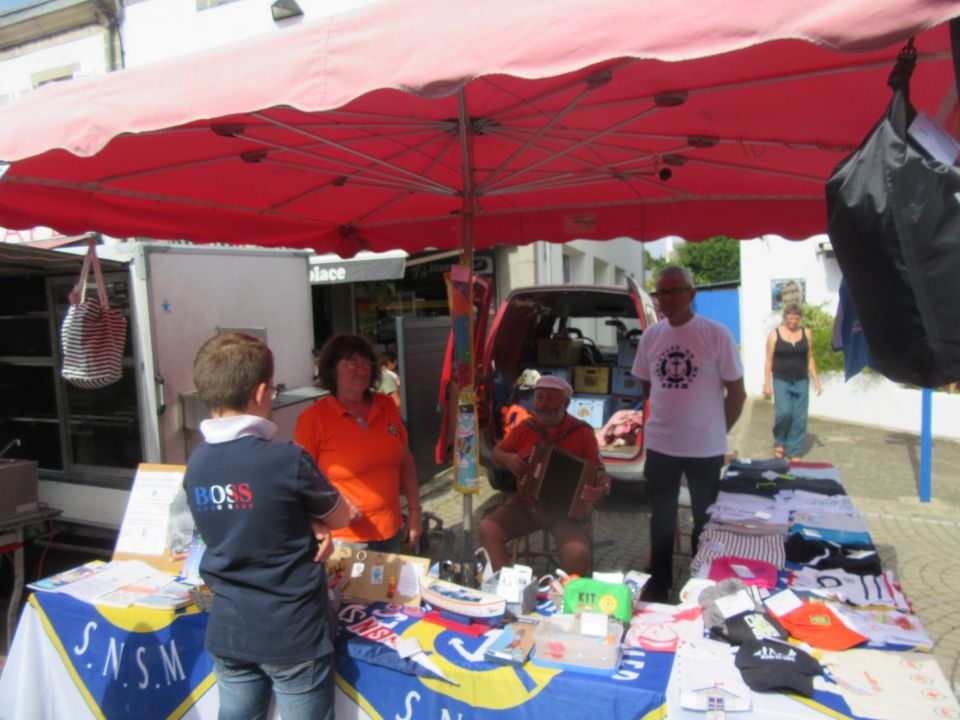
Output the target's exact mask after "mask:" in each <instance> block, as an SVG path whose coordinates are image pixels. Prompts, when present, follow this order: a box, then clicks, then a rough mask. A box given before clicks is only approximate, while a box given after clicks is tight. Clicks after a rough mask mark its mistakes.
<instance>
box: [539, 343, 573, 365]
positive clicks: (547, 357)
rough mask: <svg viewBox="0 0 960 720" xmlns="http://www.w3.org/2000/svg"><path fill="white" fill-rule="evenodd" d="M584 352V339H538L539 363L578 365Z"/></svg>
mask: <svg viewBox="0 0 960 720" xmlns="http://www.w3.org/2000/svg"><path fill="white" fill-rule="evenodd" d="M582 352H583V340H547V339H545V338H540V339H539V340H537V364H538V365H576V364H577V363H578V362H580V354H581V353H582Z"/></svg>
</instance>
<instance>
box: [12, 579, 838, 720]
mask: <svg viewBox="0 0 960 720" xmlns="http://www.w3.org/2000/svg"><path fill="white" fill-rule="evenodd" d="M206 622H207V615H206V614H205V613H201V612H198V611H197V610H196V609H195V608H192V607H191V608H188V609H186V610H184V611H180V612H178V613H173V612H164V611H156V610H143V609H139V608H130V609H124V610H118V609H113V608H99V607H94V606H92V605H89V604H86V603H82V602H80V601H78V600H75V599H73V598H71V597H69V596H66V595H59V594H55V593H36V594H34V595H33V596H32V597H31V598H30V601H29V603H28V604H27V606H26V607H25V609H24V612H23V615H22V616H21V618H20V623H19V625H18V626H17V633H16V636H15V638H14V643H13V647H12V648H11V652H10V655H9V656H8V658H7V664H6V667H5V668H4V670H3V674H2V675H0V716H2V718H3V719H4V720H60V719H61V718H70V719H71V720H75V719H77V720H78V719H81V718H108V719H109V718H136V719H137V720H154V719H158V720H159V719H161V718H169V719H174V720H175V719H178V718H185V719H187V720H211V719H213V718H216V716H217V710H218V706H219V696H218V693H217V686H216V682H215V679H214V676H213V668H212V661H211V658H210V656H209V655H208V654H207V653H206V652H205V651H204V649H203V636H204V632H205V629H206ZM341 623H342V625H341V627H342V628H343V630H342V633H343V639H344V640H347V642H346V643H344V642H341V644H340V649H339V651H338V654H337V671H338V672H337V680H336V681H337V692H336V716H337V718H339V719H340V720H343V719H344V718H349V719H353V718H356V719H357V720H369V719H370V718H384V719H390V720H394V719H403V720H414V719H415V718H462V719H463V720H466V719H467V718H481V719H483V718H487V719H492V718H504V719H505V718H510V719H511V720H512V719H513V718H521V719H523V718H526V719H528V720H541V719H542V718H549V719H550V720H564V719H566V718H570V719H571V720H572V719H573V718H581V717H584V716H585V715H586V714H588V713H589V714H591V715H593V714H594V713H597V714H596V716H597V717H605V718H634V719H637V720H653V719H654V718H656V719H657V720H659V719H660V718H662V717H667V718H678V719H679V718H683V719H685V720H694V719H695V718H703V715H702V714H698V713H691V712H685V711H682V710H680V709H679V702H678V700H679V698H678V696H677V695H676V693H677V689H676V685H675V683H674V682H670V679H671V669H672V666H673V662H674V656H673V654H672V653H657V652H646V653H645V652H643V651H641V650H630V651H627V654H626V655H625V656H624V660H623V662H622V663H621V665H620V669H619V671H618V672H617V673H616V674H612V675H610V676H599V675H589V674H582V673H576V672H569V671H559V670H554V669H546V668H541V667H538V666H536V665H534V664H532V663H527V664H526V665H525V666H524V667H522V668H516V667H513V666H510V665H494V664H491V663H487V662H485V661H484V660H483V659H482V658H483V651H484V649H485V648H484V646H485V644H486V642H487V639H486V638H484V637H479V638H473V637H469V636H465V635H462V634H460V633H457V632H453V631H451V630H447V629H444V628H442V627H440V626H438V625H434V624H432V623H429V622H427V621H425V620H421V619H419V618H417V617H412V616H410V615H408V614H407V613H405V612H401V611H399V610H398V609H397V608H396V607H391V606H383V605H372V606H370V607H368V608H365V607H361V606H348V607H345V608H344V609H343V610H342V611H341ZM391 634H395V635H398V636H402V637H404V638H410V637H412V638H416V639H417V641H418V643H419V644H420V646H421V648H423V649H424V650H426V651H428V652H429V655H428V657H429V658H430V665H431V667H432V668H433V670H434V671H438V672H439V674H440V675H441V676H443V677H444V678H446V680H445V679H441V678H440V677H438V676H437V675H435V674H433V672H425V671H424V669H423V668H422V667H419V666H416V664H415V663H412V662H409V661H400V660H399V659H398V658H396V656H395V655H394V654H391V653H385V656H386V657H388V658H390V657H392V658H393V662H392V666H391V667H385V666H383V665H381V664H378V663H379V661H378V660H376V659H374V658H368V659H367V660H363V659H359V658H358V657H357V656H358V654H359V653H358V646H362V645H364V641H363V639H364V638H368V640H367V641H366V645H367V648H366V650H370V648H375V647H376V646H377V645H378V644H379V643H378V640H381V641H382V640H384V639H385V638H387V637H389V636H390V635H391ZM360 649H361V650H362V649H363V648H360ZM414 672H417V673H420V674H419V675H416V674H413V673H414ZM668 682H669V685H668ZM755 700H756V701H757V703H756V705H755V707H754V710H753V711H752V712H746V713H737V717H738V718H742V720H750V719H754V718H756V719H758V720H759V719H760V718H763V720H769V719H772V718H776V719H778V720H799V719H801V718H803V719H811V720H812V719H814V718H828V717H829V718H835V719H841V720H842V719H845V718H850V719H852V718H854V717H855V716H853V715H852V714H850V711H849V709H848V708H847V707H846V705H845V703H844V702H843V700H842V699H841V698H840V697H839V696H838V695H835V694H833V693H823V692H819V691H818V692H817V695H816V697H815V699H814V700H812V701H803V703H801V702H798V701H797V700H796V699H794V698H792V697H789V696H786V695H782V694H780V693H764V694H756V695H755ZM671 708H672V709H671Z"/></svg>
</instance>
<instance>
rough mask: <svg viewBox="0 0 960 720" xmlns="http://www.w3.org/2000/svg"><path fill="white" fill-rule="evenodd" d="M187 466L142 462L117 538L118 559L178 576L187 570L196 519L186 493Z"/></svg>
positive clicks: (134, 480) (116, 557)
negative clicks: (185, 559) (184, 568)
mask: <svg viewBox="0 0 960 720" xmlns="http://www.w3.org/2000/svg"><path fill="white" fill-rule="evenodd" d="M186 469H187V468H186V466H184V465H153V464H149V463H141V464H140V465H139V466H138V467H137V474H136V476H135V477H134V479H133V487H132V489H131V490H130V498H129V499H128V500H127V509H126V510H125V511H124V514H123V522H122V523H121V525H120V532H119V534H118V535H117V544H116V547H115V548H114V552H113V559H114V560H142V561H143V562H145V563H148V564H149V565H152V566H153V567H155V568H157V569H158V570H163V571H164V572H169V573H173V574H174V575H177V574H179V573H180V571H181V570H182V569H183V561H184V558H185V557H186V552H187V548H188V546H189V544H190V539H191V538H192V536H193V518H192V517H191V516H190V511H189V508H188V507H187V503H186V496H185V495H184V494H183V474H184V472H186Z"/></svg>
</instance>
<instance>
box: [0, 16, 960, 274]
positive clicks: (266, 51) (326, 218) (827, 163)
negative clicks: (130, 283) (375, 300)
mask: <svg viewBox="0 0 960 720" xmlns="http://www.w3.org/2000/svg"><path fill="white" fill-rule="evenodd" d="M953 16H960V1H957V0H953V1H949V2H948V1H947V0H885V1H881V2H878V1H877V0H847V1H846V2H842V3H838V2H836V1H835V0H808V1H807V2H804V3H799V2H791V3H782V2H770V1H769V0H736V1H735V2H732V3H731V2H730V0H683V1H681V0H650V1H648V2H642V3H641V2H637V0H604V2H602V3H597V2H594V1H593V0H525V1H523V2H518V1H517V0H484V2H481V3H470V4H463V3H450V2H448V1H447V0H398V1H396V2H389V1H388V2H382V3H375V4H372V5H369V6H367V7H365V8H362V9H360V10H357V11H354V12H350V13H345V14H341V15H337V16H334V17H332V18H327V19H322V20H316V21H312V22H304V23H302V24H301V25H299V26H296V27H292V28H286V29H283V30H280V31H277V32H273V33H270V34H267V35H264V36H261V37H258V38H255V39H253V40H250V41H247V42H243V43H236V44H233V45H230V46H224V47H221V48H216V49H213V50H210V51H207V52H204V53H199V54H195V55H191V56H183V57H180V58H177V59H174V60H171V61H168V62H163V63H157V64H154V65H150V66H144V67H140V68H134V69H130V70H124V71H120V72H116V73H113V74H111V75H108V76H105V77H99V78H92V79H84V80H74V81H71V82H68V83H63V84H58V85H52V86H47V87H44V88H41V89H40V90H38V91H37V92H35V93H33V94H31V95H29V96H28V97H26V98H24V99H23V100H21V101H18V102H16V103H13V104H10V105H7V106H4V107H2V108H0V159H2V160H4V161H6V162H8V163H10V166H9V168H7V171H6V174H5V175H4V176H3V178H2V180H0V226H5V227H9V228H24V227H30V226H34V225H47V226H50V227H53V228H55V229H56V230H58V231H60V232H61V233H64V234H78V233H82V232H86V231H90V230H95V231H100V232H103V233H106V234H109V235H114V236H123V237H127V236H144V237H154V238H187V239H190V240H194V241H197V242H228V243H253V244H258V245H273V246H288V247H312V248H316V249H318V250H321V251H330V250H332V251H336V252H338V253H340V254H341V255H344V256H349V255H352V254H353V253H355V252H356V251H357V250H360V249H370V250H387V249H391V248H404V249H406V250H410V251H414V250H419V249H422V248H425V247H436V248H452V247H458V246H459V245H460V244H461V243H462V242H463V240H464V232H465V231H466V239H467V240H468V241H469V240H470V236H471V233H472V241H473V244H474V246H475V247H477V248H484V247H489V246H492V245H497V244H503V243H511V244H520V243H526V242H530V241H534V240H541V239H542V240H550V241H557V242H563V241H567V240H571V239H574V238H596V239H608V238H611V237H615V236H618V235H629V236H632V237H635V238H637V239H642V240H650V239H655V238H658V237H662V236H664V235H669V234H677V235H682V236H684V237H686V238H687V239H691V240H697V239H702V238H705V237H708V236H711V235H715V234H728V235H732V236H734V237H755V236H758V235H761V234H764V233H779V234H781V235H786V236H789V237H794V238H800V237H807V236H809V235H812V234H815V233H818V232H823V231H824V230H825V227H826V212H825V209H824V200H823V185H824V181H825V180H826V178H827V177H828V175H829V174H830V171H831V170H832V168H833V167H834V165H835V164H836V163H837V162H838V161H839V160H840V159H841V158H842V157H843V156H844V155H846V154H847V153H849V152H850V151H851V150H852V149H853V148H854V147H855V146H856V145H857V144H858V143H859V141H860V139H861V138H862V137H863V136H864V135H865V134H866V133H867V132H868V130H869V129H870V127H871V126H872V124H873V123H874V122H875V121H876V119H877V118H878V117H879V116H880V114H881V113H882V111H883V109H884V107H885V106H886V103H887V101H888V99H889V90H888V88H887V86H886V77H887V74H888V73H889V70H890V68H891V67H892V65H893V62H894V59H895V57H896V52H897V50H898V49H899V47H900V46H901V45H902V44H903V42H904V41H905V40H906V39H907V38H908V37H910V36H911V35H914V34H916V35H917V40H916V44H917V47H918V50H919V52H920V60H919V63H918V67H917V70H916V72H915V73H914V82H913V85H912V99H913V101H914V104H915V105H916V106H917V107H918V108H922V109H925V110H926V111H927V112H928V113H929V114H930V115H931V116H933V117H934V118H935V119H936V120H938V121H939V122H940V123H941V124H945V125H947V126H948V127H950V128H952V123H953V122H954V119H955V118H954V111H955V105H956V93H955V90H954V87H955V86H954V77H953V67H952V62H951V58H950V52H949V49H950V45H949V35H948V32H947V27H946V25H944V24H943V23H944V22H945V21H946V20H947V19H949V18H950V17H953Z"/></svg>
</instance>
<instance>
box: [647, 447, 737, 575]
mask: <svg viewBox="0 0 960 720" xmlns="http://www.w3.org/2000/svg"><path fill="white" fill-rule="evenodd" d="M722 468H723V455H717V456H715V457H705V458H689V457H675V456H673V455H664V454H663V453H659V452H657V451H656V450H649V449H648V450H647V460H646V462H645V463H644V466H643V475H644V477H645V478H646V481H647V496H648V497H649V498H650V509H651V511H652V512H651V516H650V575H651V578H650V584H651V585H652V586H654V587H656V588H659V589H662V590H667V589H669V588H670V587H671V586H672V585H673V544H674V542H675V535H676V532H677V504H678V501H679V496H680V478H681V476H682V475H686V476H687V487H688V488H689V489H690V509H691V510H692V511H693V534H692V535H691V536H690V546H691V548H692V549H693V550H692V552H693V553H694V554H696V552H697V544H698V543H699V540H700V533H701V532H702V531H703V526H704V525H706V523H707V519H708V517H707V508H708V507H710V506H711V505H712V504H713V503H714V502H715V501H716V499H717V492H719V490H720V470H721V469H722Z"/></svg>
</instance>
